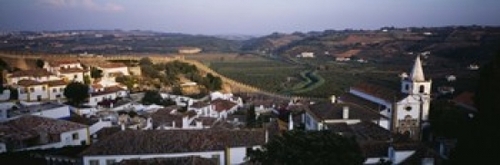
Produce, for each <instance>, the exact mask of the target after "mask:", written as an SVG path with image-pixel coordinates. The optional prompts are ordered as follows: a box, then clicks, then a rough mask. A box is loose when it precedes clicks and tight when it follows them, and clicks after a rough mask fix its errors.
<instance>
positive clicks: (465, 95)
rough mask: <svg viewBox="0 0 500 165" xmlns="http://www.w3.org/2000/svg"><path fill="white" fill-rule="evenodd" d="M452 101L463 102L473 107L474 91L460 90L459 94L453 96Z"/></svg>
mask: <svg viewBox="0 0 500 165" xmlns="http://www.w3.org/2000/svg"><path fill="white" fill-rule="evenodd" d="M453 102H455V103H458V104H463V105H466V106H468V107H474V93H473V92H468V91H467V92H462V93H461V94H460V95H458V96H456V97H455V98H453Z"/></svg>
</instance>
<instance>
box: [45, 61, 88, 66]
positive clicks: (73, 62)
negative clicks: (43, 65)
mask: <svg viewBox="0 0 500 165" xmlns="http://www.w3.org/2000/svg"><path fill="white" fill-rule="evenodd" d="M48 63H49V65H50V66H52V67H59V66H61V65H70V64H80V62H78V60H52V61H48Z"/></svg>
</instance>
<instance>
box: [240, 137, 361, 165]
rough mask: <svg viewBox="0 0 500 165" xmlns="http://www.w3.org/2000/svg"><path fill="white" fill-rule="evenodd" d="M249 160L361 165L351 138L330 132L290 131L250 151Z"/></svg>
mask: <svg viewBox="0 0 500 165" xmlns="http://www.w3.org/2000/svg"><path fill="white" fill-rule="evenodd" d="M248 157H249V159H250V161H252V162H254V163H261V164H363V162H364V161H365V158H364V156H363V154H362V152H361V149H360V148H359V145H358V143H357V142H356V140H355V139H354V138H347V137H344V136H341V135H338V134H336V133H335V132H332V131H302V130H293V131H288V132H285V133H283V134H282V135H281V136H275V137H274V138H272V139H271V140H270V141H269V142H268V143H267V144H265V145H263V146H262V148H261V149H255V150H250V151H249V153H248Z"/></svg>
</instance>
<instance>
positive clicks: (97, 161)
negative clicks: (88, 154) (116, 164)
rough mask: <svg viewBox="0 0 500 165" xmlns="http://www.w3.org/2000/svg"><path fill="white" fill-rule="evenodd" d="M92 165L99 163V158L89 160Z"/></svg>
mask: <svg viewBox="0 0 500 165" xmlns="http://www.w3.org/2000/svg"><path fill="white" fill-rule="evenodd" d="M89 164H90V165H99V160H89Z"/></svg>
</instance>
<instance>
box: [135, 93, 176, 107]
mask: <svg viewBox="0 0 500 165" xmlns="http://www.w3.org/2000/svg"><path fill="white" fill-rule="evenodd" d="M141 102H142V104H144V105H151V104H156V105H163V106H170V105H176V103H175V101H173V100H171V99H163V97H161V94H160V93H159V92H158V91H151V90H149V91H146V92H145V93H144V97H143V98H142V100H141Z"/></svg>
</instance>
